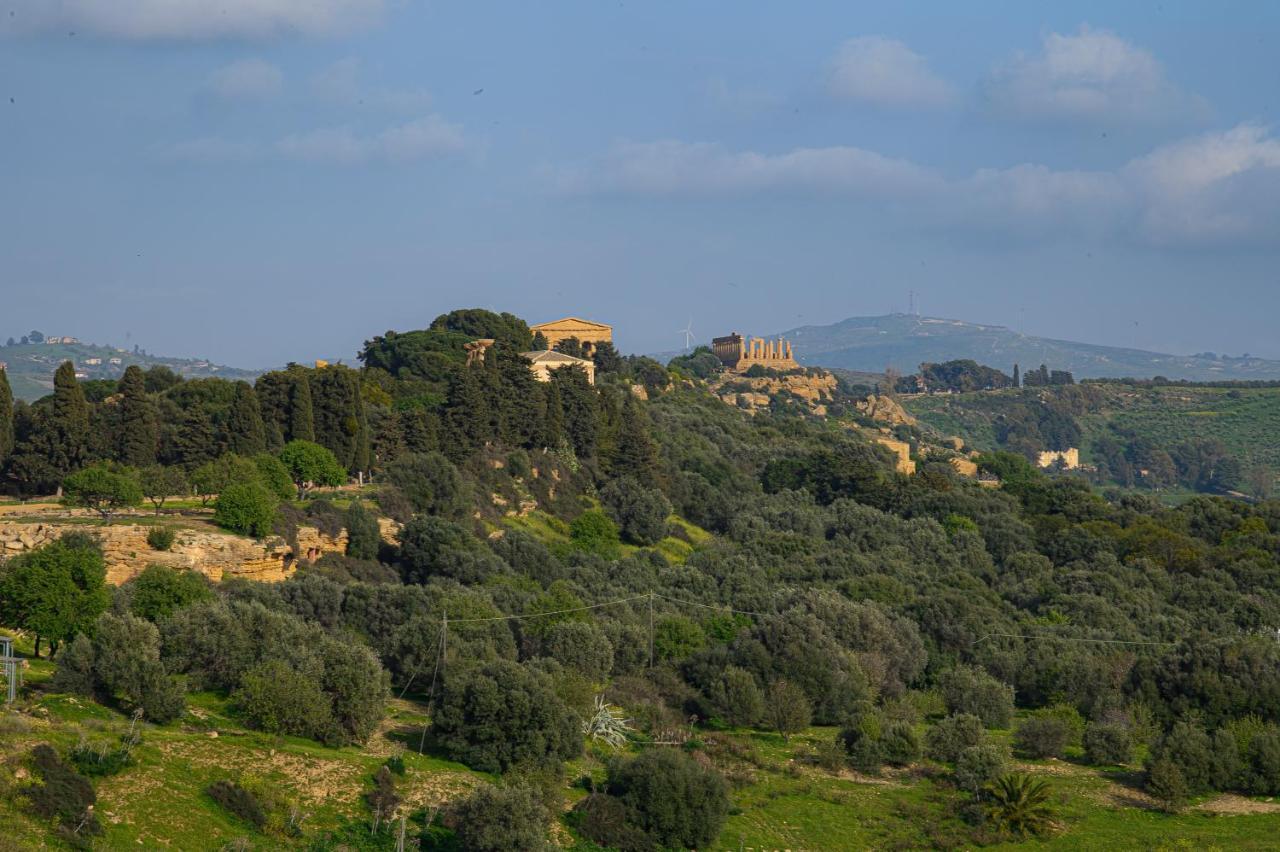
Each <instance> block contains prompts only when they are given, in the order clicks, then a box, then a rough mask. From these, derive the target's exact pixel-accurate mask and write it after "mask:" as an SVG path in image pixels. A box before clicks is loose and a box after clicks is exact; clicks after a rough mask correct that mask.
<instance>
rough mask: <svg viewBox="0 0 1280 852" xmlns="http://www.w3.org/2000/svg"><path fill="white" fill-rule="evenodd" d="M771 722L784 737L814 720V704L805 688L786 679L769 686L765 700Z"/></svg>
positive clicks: (796, 732)
mask: <svg viewBox="0 0 1280 852" xmlns="http://www.w3.org/2000/svg"><path fill="white" fill-rule="evenodd" d="M765 707H766V710H765V712H766V714H767V715H768V718H769V724H770V725H772V726H773V729H774V730H775V731H777V732H778V733H779V734H782V739H784V740H786V739H788V738H789V737H790V736H791V735H792V734H798V733H800V732H801V731H803V730H804V729H805V728H807V727H809V723H810V722H812V721H813V705H812V704H810V703H809V696H807V695H805V693H804V690H803V689H801V688H800V687H798V686H796V685H795V684H794V683H789V682H788V681H785V680H780V681H777V682H775V683H774V684H773V685H772V686H770V687H769V695H768V698H767V699H766V701H765Z"/></svg>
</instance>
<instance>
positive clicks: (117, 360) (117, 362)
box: [110, 358, 124, 367]
mask: <svg viewBox="0 0 1280 852" xmlns="http://www.w3.org/2000/svg"><path fill="white" fill-rule="evenodd" d="M110 363H111V364H112V365H113V366H116V367H119V366H120V365H121V364H123V363H124V359H123V358H112V359H110Z"/></svg>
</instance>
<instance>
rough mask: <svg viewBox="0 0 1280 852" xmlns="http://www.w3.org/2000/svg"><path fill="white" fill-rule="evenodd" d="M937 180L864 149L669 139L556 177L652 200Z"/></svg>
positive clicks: (585, 188)
mask: <svg viewBox="0 0 1280 852" xmlns="http://www.w3.org/2000/svg"><path fill="white" fill-rule="evenodd" d="M933 182H934V178H933V177H932V176H931V175H930V174H929V173H928V172H927V171H926V170H924V169H922V168H920V167H918V166H916V165H914V164H912V163H909V162H907V161H905V160H894V159H890V158H888V157H884V156H881V155H880V154H877V153H875V152H873V151H867V150H864V149H861V148H852V147H832V148H797V149H795V150H793V151H790V152H787V153H784V154H760V153H756V152H754V151H744V152H733V151H728V150H726V149H725V148H723V147H721V146H719V145H713V144H708V143H687V142H678V141H672V140H667V141H660V142H621V143H618V144H617V145H615V146H614V148H613V150H612V151H610V153H609V154H608V156H607V157H606V158H605V159H604V160H603V161H602V162H601V163H599V164H597V165H596V166H594V167H591V168H587V169H582V170H569V171H564V172H561V173H560V175H559V183H560V187H561V188H562V189H564V190H566V191H569V192H574V193H594V192H601V193H621V194H637V195H655V196H661V195H723V194H750V193H758V192H767V191H784V192H790V191H803V192H818V193H834V194H855V195H875V196H894V195H900V194H912V193H917V192H920V191H923V190H925V189H926V188H928V187H929V186H930V185H931V184H932V183H933Z"/></svg>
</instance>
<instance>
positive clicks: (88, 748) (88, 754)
mask: <svg viewBox="0 0 1280 852" xmlns="http://www.w3.org/2000/svg"><path fill="white" fill-rule="evenodd" d="M69 757H70V760H71V763H72V765H74V766H75V768H76V770H77V771H78V772H79V773H80V774H81V775H87V776H90V777H95V778H103V777H106V776H110V775H115V774H117V773H119V772H120V771H121V770H122V769H124V768H125V767H128V766H131V765H132V764H133V758H132V756H131V755H130V749H129V748H128V747H126V746H111V745H109V744H107V743H98V744H96V745H91V744H90V743H89V742H88V741H87V740H84V739H82V740H81V741H80V742H79V743H78V744H77V745H76V746H75V748H73V749H71V754H70V755H69Z"/></svg>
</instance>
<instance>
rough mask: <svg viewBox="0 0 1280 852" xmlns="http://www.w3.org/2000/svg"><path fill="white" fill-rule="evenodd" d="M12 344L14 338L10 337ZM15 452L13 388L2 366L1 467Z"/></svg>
mask: <svg viewBox="0 0 1280 852" xmlns="http://www.w3.org/2000/svg"><path fill="white" fill-rule="evenodd" d="M9 341H10V345H12V342H13V338H9ZM11 452H13V390H12V389H11V388H10V387H9V375H8V373H6V372H5V370H4V369H3V368H0V467H3V466H4V460H5V459H7V458H8V457H9V453H11Z"/></svg>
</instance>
